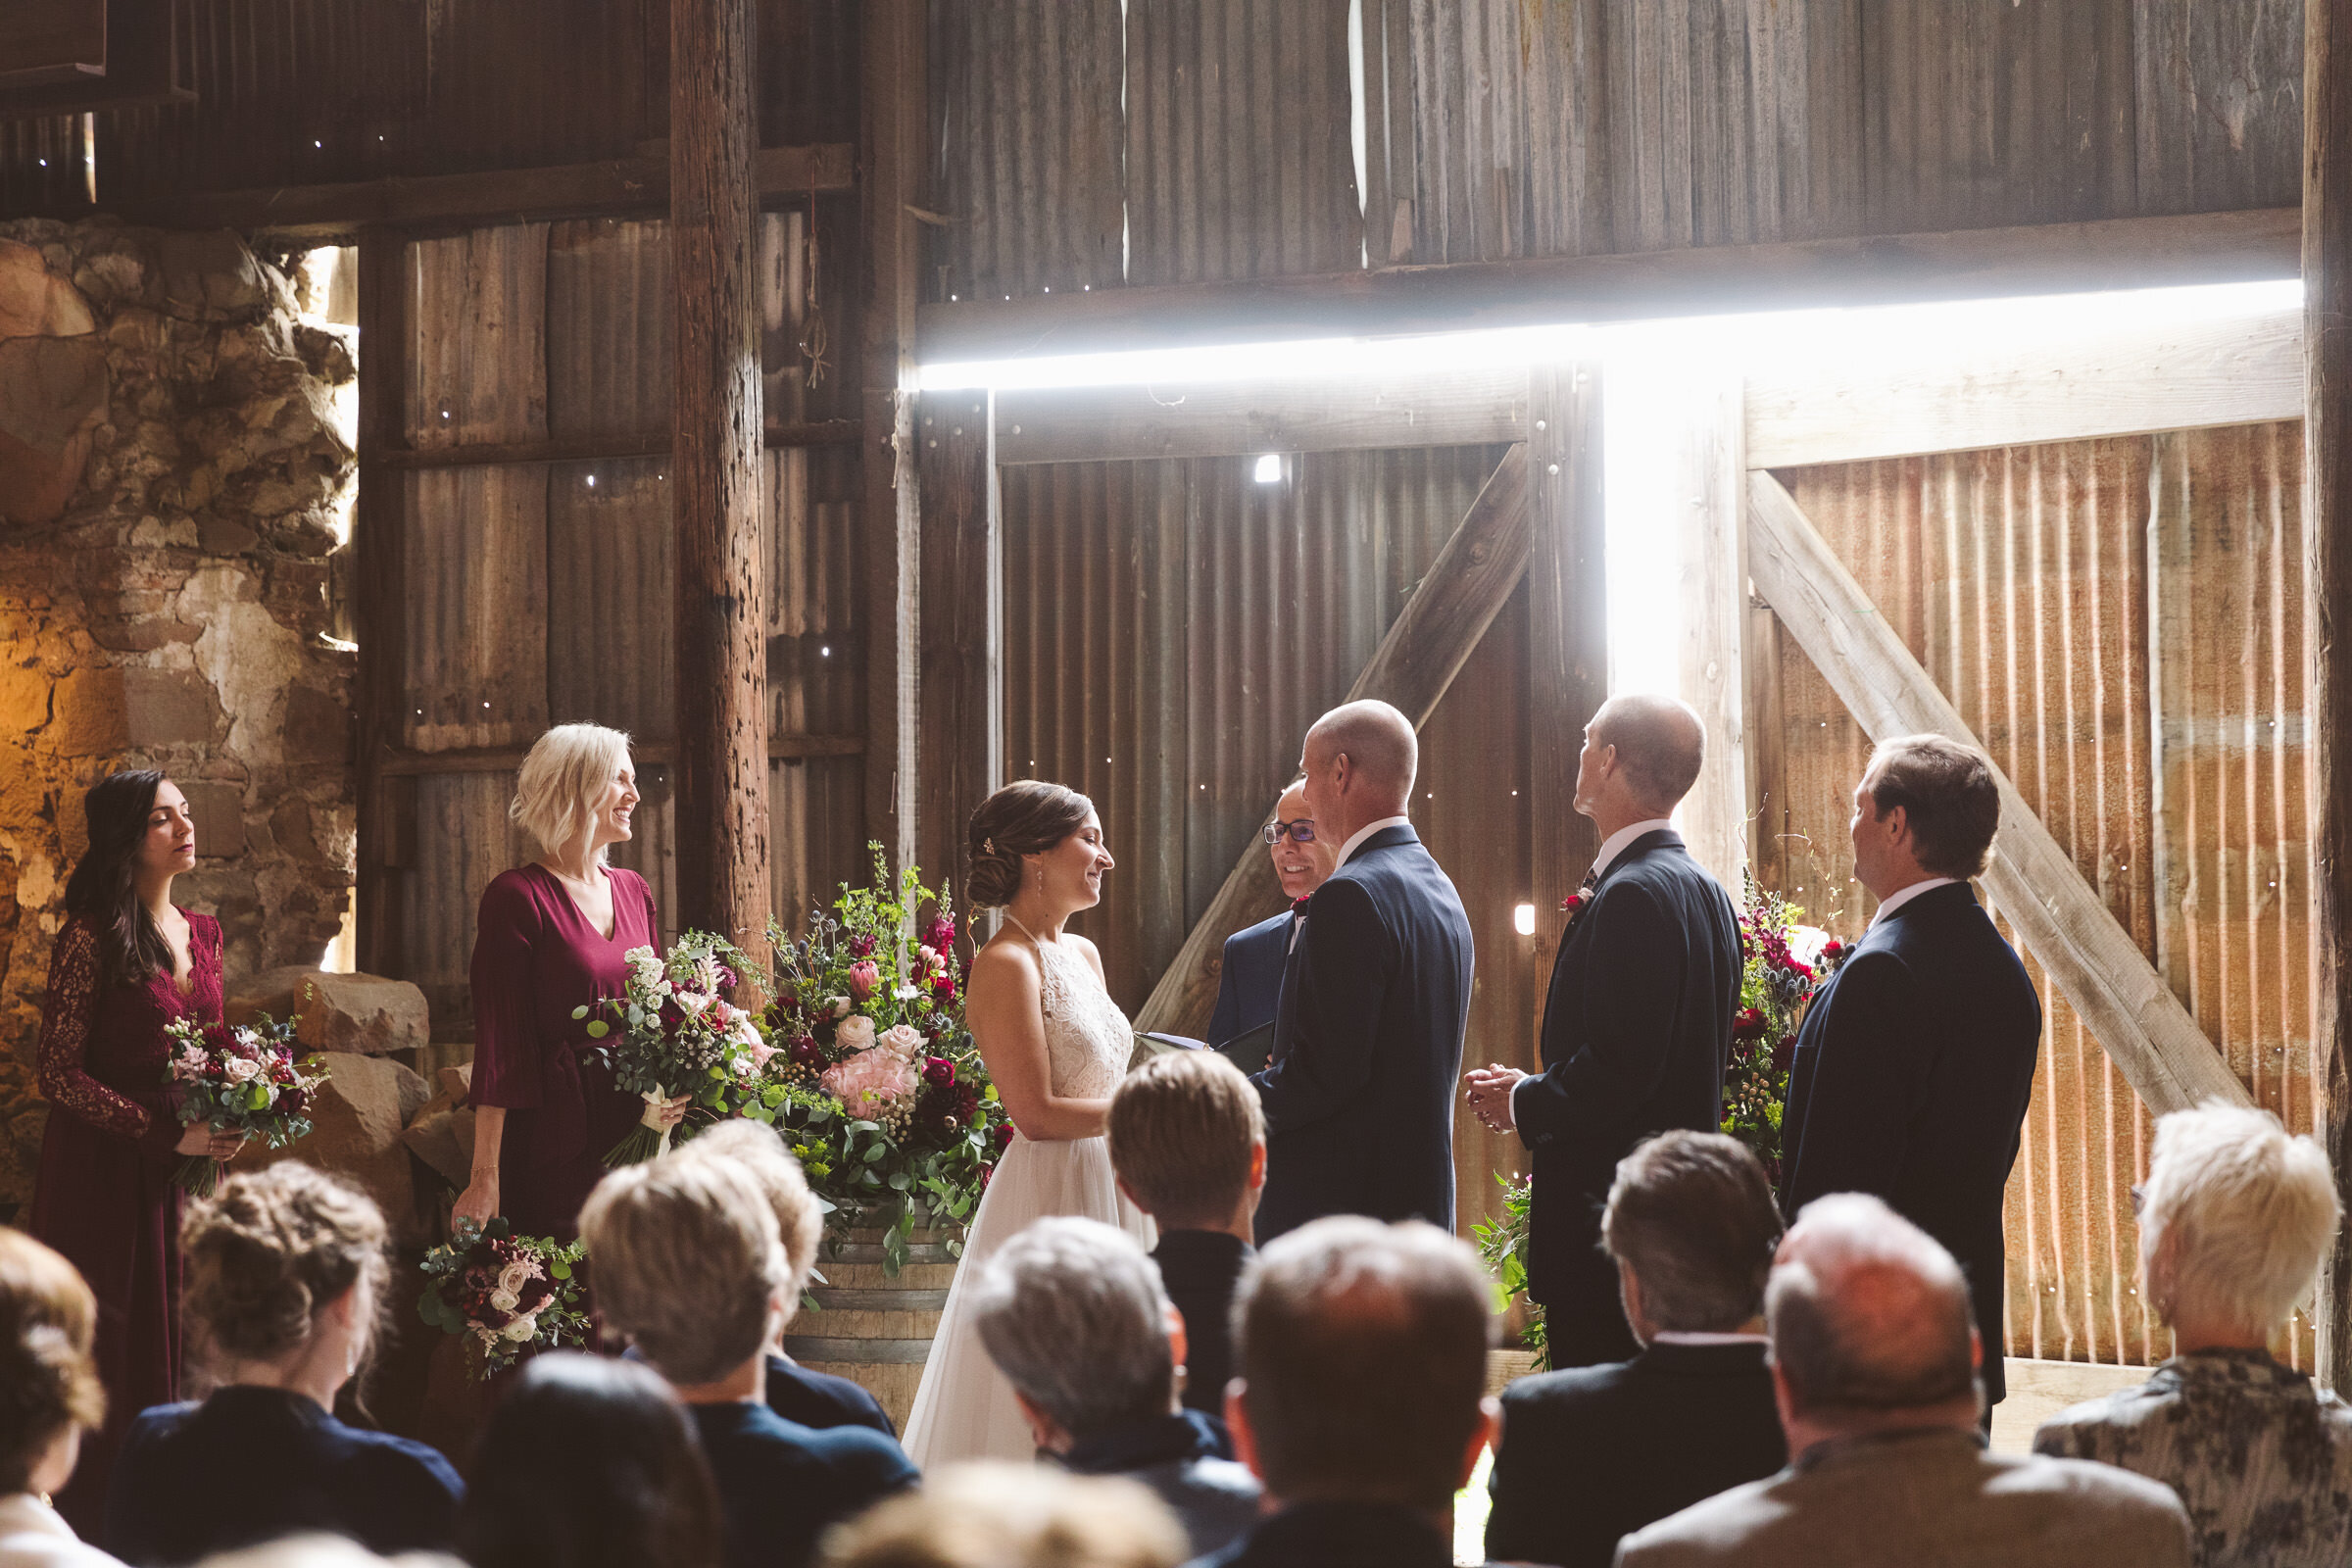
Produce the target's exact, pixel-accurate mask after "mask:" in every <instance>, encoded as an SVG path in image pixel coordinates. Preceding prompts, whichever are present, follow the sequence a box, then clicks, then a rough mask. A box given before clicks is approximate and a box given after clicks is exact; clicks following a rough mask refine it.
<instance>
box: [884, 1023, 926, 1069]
mask: <svg viewBox="0 0 2352 1568" xmlns="http://www.w3.org/2000/svg"><path fill="white" fill-rule="evenodd" d="M874 1044H876V1045H878V1046H880V1047H881V1048H882V1049H883V1050H884V1051H887V1052H889V1053H890V1054H892V1055H894V1056H897V1057H898V1058H899V1059H900V1060H901V1061H912V1060H913V1059H914V1056H915V1053H917V1052H919V1051H921V1050H922V1049H923V1036H922V1032H921V1031H920V1030H918V1029H916V1028H915V1027H914V1025H912V1024H910V1023H899V1024H893V1025H891V1026H890V1027H889V1028H888V1029H886V1030H884V1031H883V1032H882V1038H881V1039H879V1040H877V1041H875V1042H874Z"/></svg>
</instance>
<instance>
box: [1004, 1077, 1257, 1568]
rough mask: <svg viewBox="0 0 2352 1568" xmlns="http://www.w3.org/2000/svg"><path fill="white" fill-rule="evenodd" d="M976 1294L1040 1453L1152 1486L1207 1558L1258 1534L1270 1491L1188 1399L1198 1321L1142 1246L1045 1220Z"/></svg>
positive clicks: (1104, 1230) (1078, 1224)
mask: <svg viewBox="0 0 2352 1568" xmlns="http://www.w3.org/2000/svg"><path fill="white" fill-rule="evenodd" d="M1163 1059H1164V1058H1163ZM1226 1070H1227V1071H1228V1072H1231V1071H1233V1069H1232V1068H1230V1067H1228V1068H1227V1069H1226ZM1234 1076H1236V1077H1237V1078H1238V1077H1239V1076H1241V1075H1240V1074H1239V1073H1235V1074H1234ZM976 1286H977V1288H976V1289H975V1290H974V1292H973V1294H972V1317H973V1321H974V1323H975V1324H976V1325H977V1326H978V1328H979V1331H980V1343H981V1344H982V1345H985V1346H986V1347H988V1353H989V1357H990V1359H992V1360H994V1361H995V1362H996V1363H997V1370H998V1371H1000V1372H1002V1373H1004V1374H1005V1381H1007V1382H1009V1383H1010V1384H1011V1385H1012V1397H1014V1398H1015V1399H1017V1400H1019V1401H1020V1405H1021V1413H1022V1414H1023V1415H1025V1416H1027V1417H1028V1418H1029V1430H1030V1431H1031V1432H1032V1433H1034V1434H1035V1435H1036V1437H1037V1446H1038V1447H1039V1448H1041V1449H1042V1450H1044V1451H1045V1452H1047V1453H1050V1454H1052V1455H1054V1457H1055V1458H1056V1459H1058V1460H1059V1461H1060V1462H1061V1464H1062V1466H1063V1467H1064V1468H1065V1469H1069V1470H1074V1471H1076V1472H1078V1473H1079V1474H1080V1475H1090V1476H1108V1475H1123V1476H1126V1477H1128V1478H1130V1479H1131V1480H1135V1481H1140V1482H1142V1483H1143V1484H1144V1485H1145V1486H1147V1487H1150V1488H1151V1489H1152V1491H1153V1492H1154V1493H1156V1494H1158V1495H1159V1499H1160V1501H1162V1502H1164V1503H1166V1504H1167V1505H1168V1507H1169V1509H1170V1510H1171V1511H1172V1512H1174V1514H1175V1515H1176V1519H1177V1522H1178V1523H1179V1524H1181V1525H1183V1526H1184V1531H1185V1534H1186V1535H1187V1536H1189V1537H1191V1538H1192V1544H1193V1550H1192V1554H1193V1555H1194V1556H1200V1555H1201V1554H1203V1553H1206V1552H1211V1551H1216V1550H1218V1549H1219V1548H1221V1547H1223V1546H1224V1545H1225V1544H1227V1543H1228V1542H1230V1541H1232V1540H1233V1539H1234V1538H1235V1537H1237V1536H1239V1535H1240V1534H1241V1533H1242V1532H1243V1531H1245V1530H1247V1529H1249V1528H1250V1521H1251V1520H1253V1519H1255V1518H1256V1517H1257V1499H1258V1490H1257V1483H1256V1482H1255V1481H1254V1480H1252V1479H1250V1472H1249V1471H1248V1470H1245V1469H1244V1468H1242V1467H1241V1466H1240V1465H1238V1464H1235V1463H1234V1462H1233V1461H1232V1460H1231V1459H1227V1458H1224V1457H1222V1452H1223V1449H1224V1446H1225V1435H1224V1433H1223V1432H1222V1431H1221V1430H1220V1429H1218V1428H1217V1427H1215V1426H1214V1425H1213V1424H1212V1423H1211V1422H1210V1421H1209V1419H1208V1417H1206V1416H1204V1415H1202V1414H1201V1413H1200V1412H1199V1411H1197V1410H1187V1409H1185V1408H1184V1407H1183V1406H1182V1405H1180V1404H1178V1403H1177V1402H1176V1366H1177V1363H1178V1362H1179V1361H1181V1360H1182V1359H1183V1356H1184V1349H1183V1347H1184V1319H1183V1318H1182V1317H1181V1316H1179V1315H1178V1314H1177V1311H1176V1308H1175V1307H1174V1305H1172V1304H1171V1303H1170V1302H1169V1300H1168V1298H1167V1293H1166V1292H1165V1291H1163V1290H1161V1289H1160V1285H1159V1270H1157V1269H1156V1268H1153V1267H1152V1260H1151V1259H1150V1258H1149V1257H1146V1256H1145V1255H1144V1250H1143V1249H1142V1248H1141V1247H1139V1246H1137V1245H1136V1243H1135V1241H1134V1239H1133V1238H1132V1237H1130V1236H1128V1235H1127V1233H1126V1232H1124V1231H1121V1230H1119V1229H1117V1228H1116V1227H1114V1226H1109V1225H1105V1224H1103V1223H1102V1222H1101V1221H1100V1220H1091V1219H1078V1218H1075V1217H1054V1218H1049V1219H1041V1220H1039V1221H1038V1222H1037V1223H1036V1224H1034V1225H1031V1226H1030V1227H1029V1228H1028V1229H1027V1230H1025V1231H1022V1232H1021V1233H1020V1234H1018V1235H1016V1236H1015V1237H1013V1238H1012V1240H1010V1241H1008V1242H1006V1243H1005V1245H1004V1246H1003V1247H1001V1248H999V1249H997V1252H996V1255H995V1256H994V1257H991V1258H990V1259H989V1260H988V1263H987V1265H986V1266H985V1267H984V1268H983V1270H982V1272H981V1275H980V1278H979V1279H978V1281H977V1282H976Z"/></svg>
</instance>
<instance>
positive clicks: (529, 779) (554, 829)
mask: <svg viewBox="0 0 2352 1568" xmlns="http://www.w3.org/2000/svg"><path fill="white" fill-rule="evenodd" d="M628 760H629V737H628V735H627V734H626V733H625V732H623V731H621V730H616V729H607V728H606V727H605V726H604V725H602V724H558V725H557V726H556V727H555V728H554V729H551V730H549V731H548V732H547V733H546V734H544V735H542V736H540V737H539V739H538V740H536V741H534V742H533V743H532V744H531V752H530V755H529V756H528V757H525V758H524V759H523V760H522V771H521V773H520V774H519V775H518V776H517V777H516V778H515V800H514V803H513V804H512V805H510V806H509V807H508V808H507V815H508V817H509V818H510V819H512V820H513V821H514V823H515V826H517V827H519V828H521V829H522V830H523V831H524V832H525V833H528V834H529V835H530V836H531V837H532V838H533V839H534V840H536V841H537V843H538V845H539V848H540V849H542V850H545V851H548V852H551V853H552V852H554V851H556V850H559V849H561V848H563V847H564V845H566V844H569V843H570V842H571V841H572V840H573V839H576V838H578V837H579V836H580V835H581V834H582V833H584V832H586V831H587V829H588V825H589V823H590V822H591V821H593V820H594V819H595V816H596V808H597V804H598V803H599V802H600V801H602V800H603V799H604V798H605V790H606V788H607V787H608V786H610V785H611V784H612V782H613V775H615V774H617V773H618V772H619V771H620V769H621V764H623V763H624V762H626V761H628ZM596 858H597V859H598V860H600V861H602V860H603V859H604V858H605V852H604V850H603V849H602V848H599V849H598V850H597V852H596Z"/></svg>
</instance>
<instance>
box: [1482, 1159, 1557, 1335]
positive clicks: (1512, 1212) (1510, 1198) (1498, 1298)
mask: <svg viewBox="0 0 2352 1568" xmlns="http://www.w3.org/2000/svg"><path fill="white" fill-rule="evenodd" d="M1495 1186H1497V1187H1499V1188H1501V1189H1502V1212H1501V1213H1500V1214H1499V1215H1497V1216H1495V1218H1493V1219H1482V1220H1480V1221H1479V1222H1478V1223H1477V1224H1475V1225H1473V1226H1471V1227H1470V1234H1471V1237H1472V1238H1473V1239H1474V1240H1475V1241H1476V1242H1477V1243H1478V1255H1479V1256H1480V1257H1481V1258H1482V1259H1484V1260H1485V1262H1486V1265H1487V1267H1488V1268H1489V1269H1490V1270H1492V1271H1493V1273H1494V1275H1495V1311H1497V1312H1508V1311H1509V1310H1510V1309H1511V1303H1512V1302H1514V1301H1525V1302H1526V1303H1527V1327H1526V1328H1524V1329H1522V1330H1520V1331H1519V1344H1520V1347H1521V1348H1523V1349H1527V1350H1532V1351H1534V1352H1535V1357H1536V1360H1535V1366H1534V1370H1535V1371H1538V1372H1544V1371H1547V1370H1549V1369H1550V1366H1551V1341H1550V1338H1549V1336H1548V1334H1547V1333H1546V1332H1545V1329H1544V1303H1543V1302H1541V1301H1539V1300H1537V1299H1535V1298H1534V1297H1532V1296H1529V1295H1528V1294H1527V1221H1528V1214H1529V1212H1530V1211H1531V1209H1532V1207H1533V1200H1534V1197H1535V1181H1534V1179H1533V1178H1532V1177H1527V1176H1519V1177H1512V1176H1507V1175H1505V1174H1503V1173H1502V1172H1501V1171H1496V1172H1495Z"/></svg>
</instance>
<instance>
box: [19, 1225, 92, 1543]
mask: <svg viewBox="0 0 2352 1568" xmlns="http://www.w3.org/2000/svg"><path fill="white" fill-rule="evenodd" d="M97 1332H98V1302H97V1299H95V1298H94V1297H92V1296H91V1295H90V1288H89V1286H88V1285H86V1284H84V1283H83V1282H82V1278H81V1275H80V1274H79V1273H78V1272H77V1271H76V1270H75V1269H74V1267H73V1264H71V1263H69V1262H67V1261H66V1260H65V1258H64V1257H62V1256H61V1255H59V1254H58V1253H57V1252H54V1251H52V1250H50V1249H48V1248H46V1247H43V1246H42V1245H41V1244H40V1243H38V1242H36V1241H34V1240H33V1239H32V1238H31V1237H29V1236H27V1235H25V1233H24V1232H23V1231H19V1230H8V1229H0V1568H108V1565H111V1564H113V1563H114V1561H115V1559H114V1558H112V1557H109V1556H108V1555H107V1554H106V1553H105V1552H103V1551H100V1550H99V1549H98V1548H97V1547H95V1546H86V1545H83V1544H82V1543H81V1541H80V1540H79V1538H77V1537H76V1536H75V1535H74V1534H73V1526H72V1525H69V1524H67V1523H66V1521H65V1520H64V1519H62V1518H60V1517H59V1516H58V1513H57V1510H56V1509H55V1508H53V1507H51V1506H50V1503H49V1499H50V1497H51V1496H52V1495H54V1494H56V1493H60V1492H63V1491H64V1490H65V1488H66V1482H67V1481H68V1480H70V1479H71V1478H72V1477H73V1462H74V1460H75V1459H77V1458H78V1457H80V1454H81V1436H82V1434H83V1433H85V1432H90V1431H94V1430H96V1429H97V1426H98V1424H99V1422H101V1421H102V1420H104V1419H105V1418H106V1391H105V1390H104V1389H103V1388H101V1387H100V1386H99V1383H98V1363H97V1361H96V1360H95V1359H94V1358H93V1357H92V1355H91V1347H92V1344H93V1342H94V1341H95V1340H96V1338H97Z"/></svg>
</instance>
